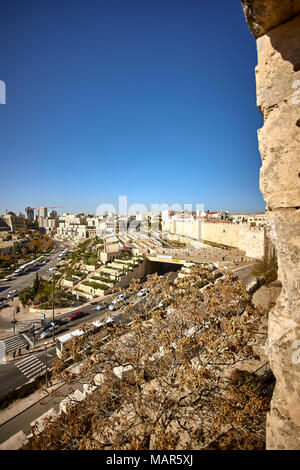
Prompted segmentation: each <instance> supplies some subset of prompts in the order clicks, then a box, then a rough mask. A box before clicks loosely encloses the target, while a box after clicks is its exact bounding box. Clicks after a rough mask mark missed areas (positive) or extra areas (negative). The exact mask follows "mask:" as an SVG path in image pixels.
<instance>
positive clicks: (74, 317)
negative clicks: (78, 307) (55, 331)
mask: <svg viewBox="0 0 300 470" xmlns="http://www.w3.org/2000/svg"><path fill="white" fill-rule="evenodd" d="M85 315H87V313H86V312H82V311H78V312H74V313H71V315H69V316H68V320H70V321H72V320H77V318H81V317H85Z"/></svg>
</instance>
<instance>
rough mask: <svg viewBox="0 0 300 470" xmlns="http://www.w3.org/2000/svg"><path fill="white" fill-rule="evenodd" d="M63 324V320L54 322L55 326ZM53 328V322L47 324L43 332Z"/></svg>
mask: <svg viewBox="0 0 300 470" xmlns="http://www.w3.org/2000/svg"><path fill="white" fill-rule="evenodd" d="M62 324H63V322H62V320H54V325H58V326H61V325H62ZM51 326H53V320H51V321H49V322H48V323H46V325H44V326H43V330H47V329H48V328H51Z"/></svg>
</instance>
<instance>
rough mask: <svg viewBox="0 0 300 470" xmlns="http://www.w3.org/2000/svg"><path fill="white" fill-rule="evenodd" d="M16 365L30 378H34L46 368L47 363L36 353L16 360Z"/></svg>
mask: <svg viewBox="0 0 300 470" xmlns="http://www.w3.org/2000/svg"><path fill="white" fill-rule="evenodd" d="M15 366H16V367H17V368H18V369H19V371H20V372H21V373H22V374H23V375H25V377H27V378H28V379H33V378H34V377H37V376H38V375H40V374H42V373H43V372H44V371H45V370H46V366H45V364H44V363H43V362H42V361H40V360H39V359H38V358H37V357H36V356H34V355H32V356H28V357H25V358H24V359H21V360H20V361H17V362H15Z"/></svg>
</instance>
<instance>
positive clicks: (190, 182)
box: [0, 0, 265, 213]
mask: <svg viewBox="0 0 300 470" xmlns="http://www.w3.org/2000/svg"><path fill="white" fill-rule="evenodd" d="M0 45H1V46H0V47H1V65H0V80H3V81H5V83H6V93H7V94H6V104H5V105H0V124H1V125H0V155H1V186H0V213H4V211H5V209H6V208H8V209H9V210H14V211H17V212H18V211H24V207H26V206H27V205H29V206H32V207H36V206H37V205H40V206H42V205H49V206H63V209H60V210H59V212H61V213H62V212H66V211H69V212H73V211H81V210H84V211H87V212H95V211H96V208H97V206H98V205H99V204H101V203H104V202H105V203H112V204H115V205H117V202H118V196H119V195H127V196H128V204H129V205H130V204H133V203H143V204H146V205H147V206H149V207H150V205H151V204H155V203H168V204H174V203H179V204H194V205H195V204H196V203H199V204H201V203H202V204H204V205H205V207H206V208H207V209H210V210H217V209H222V208H223V209H229V210H231V211H233V212H236V211H243V212H247V211H250V212H251V211H261V210H264V208H265V203H264V201H263V198H262V196H261V193H260V190H259V168H260V166H261V159H260V155H259V151H258V144H257V129H258V128H260V127H261V126H262V123H263V122H262V117H261V115H260V113H259V111H258V110H257V108H256V94H255V74H254V67H255V66H256V63H257V55H256V45H255V40H254V38H253V36H252V35H251V33H250V31H249V29H248V26H247V24H246V22H245V19H244V16H243V12H242V7H241V4H240V0H230V1H226V2H225V1H224V0H215V1H214V2H201V1H199V0H195V1H194V0H151V1H150V0H139V1H138V0H109V1H108V0H105V1H102V0H72V1H70V0H43V1H42V2H41V1H38V0H35V1H34V0H27V1H26V2H24V1H16V0H13V1H11V2H5V4H4V5H2V6H1V17H0Z"/></svg>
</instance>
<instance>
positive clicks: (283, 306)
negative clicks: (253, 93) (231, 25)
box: [242, 0, 300, 449]
mask: <svg viewBox="0 0 300 470" xmlns="http://www.w3.org/2000/svg"><path fill="white" fill-rule="evenodd" d="M242 4H243V8H244V12H245V16H246V19H247V22H248V24H249V27H250V29H251V31H252V33H253V35H254V36H255V38H256V39H257V55H258V63H257V67H256V85H257V104H258V107H259V109H260V111H261V112H262V114H263V117H264V125H263V127H262V128H261V129H260V130H259V131H258V140H259V149H260V153H261V157H262V167H261V172H260V187H261V191H262V193H263V196H264V198H265V201H266V203H267V223H268V226H269V229H270V236H271V238H272V241H273V243H274V245H275V247H276V251H277V257H278V264H279V278H280V280H281V282H282V292H281V295H280V296H279V298H278V300H277V303H276V306H275V307H274V308H273V309H272V310H271V312H270V313H269V325H268V344H267V346H268V356H269V360H270V364H271V368H272V370H273V373H274V375H275V377H276V387H275V391H274V394H273V398H272V403H271V410H270V413H269V414H268V418H267V430H266V439H267V444H266V446H267V449H300V407H299V399H300V360H299V354H300V351H299V349H300V151H299V150H300V46H299V45H300V0H242Z"/></svg>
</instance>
